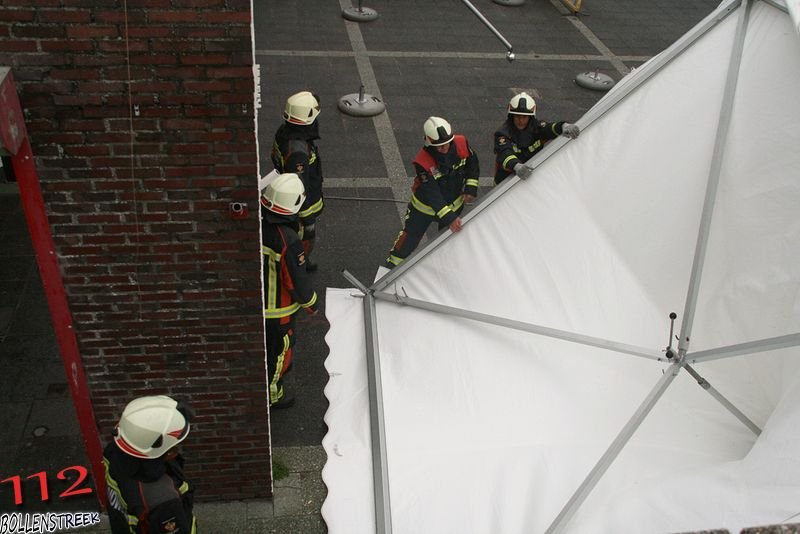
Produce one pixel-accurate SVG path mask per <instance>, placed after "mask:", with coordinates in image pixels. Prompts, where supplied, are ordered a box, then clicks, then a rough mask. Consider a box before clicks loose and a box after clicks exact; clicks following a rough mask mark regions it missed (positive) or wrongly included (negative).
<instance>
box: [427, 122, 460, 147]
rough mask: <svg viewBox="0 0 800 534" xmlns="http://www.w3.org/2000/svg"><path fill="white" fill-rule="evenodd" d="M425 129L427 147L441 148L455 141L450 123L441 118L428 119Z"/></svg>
mask: <svg viewBox="0 0 800 534" xmlns="http://www.w3.org/2000/svg"><path fill="white" fill-rule="evenodd" d="M424 129H425V146H441V145H445V144H447V143H449V142H450V141H452V140H453V129H452V128H451V127H450V123H449V122H447V121H446V120H444V119H443V118H441V117H428V120H426V121H425V126H424Z"/></svg>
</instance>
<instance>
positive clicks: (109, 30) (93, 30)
mask: <svg viewBox="0 0 800 534" xmlns="http://www.w3.org/2000/svg"><path fill="white" fill-rule="evenodd" d="M67 37H69V38H70V39H89V38H93V37H107V38H112V37H119V27H117V26H112V25H105V26H102V25H99V24H79V25H75V26H68V27H67Z"/></svg>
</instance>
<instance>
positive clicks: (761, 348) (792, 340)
mask: <svg viewBox="0 0 800 534" xmlns="http://www.w3.org/2000/svg"><path fill="white" fill-rule="evenodd" d="M798 345H800V333H797V334H788V335H785V336H778V337H771V338H767V339H759V340H757V341H748V342H747V343H740V344H737V345H726V346H724V347H718V348H716V349H708V350H701V351H697V352H692V353H691V354H688V355H687V356H686V359H687V360H688V361H690V362H692V363H701V362H710V361H711V360H719V359H721V358H730V357H731V356H741V355H743V354H753V353H754V352H767V351H770V350H778V349H785V348H788V347H796V346H798Z"/></svg>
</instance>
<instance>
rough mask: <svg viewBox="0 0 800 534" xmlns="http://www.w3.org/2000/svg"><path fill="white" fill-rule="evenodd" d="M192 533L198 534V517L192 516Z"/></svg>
mask: <svg viewBox="0 0 800 534" xmlns="http://www.w3.org/2000/svg"><path fill="white" fill-rule="evenodd" d="M192 534H197V518H196V517H195V516H192Z"/></svg>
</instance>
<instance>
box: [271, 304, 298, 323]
mask: <svg viewBox="0 0 800 534" xmlns="http://www.w3.org/2000/svg"><path fill="white" fill-rule="evenodd" d="M299 309H300V305H299V304H298V303H296V302H293V303H292V304H291V305H289V306H284V307H283V308H265V309H264V319H280V318H281V317H288V316H289V315H291V314H293V313H294V312H296V311H297V310H299Z"/></svg>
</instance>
